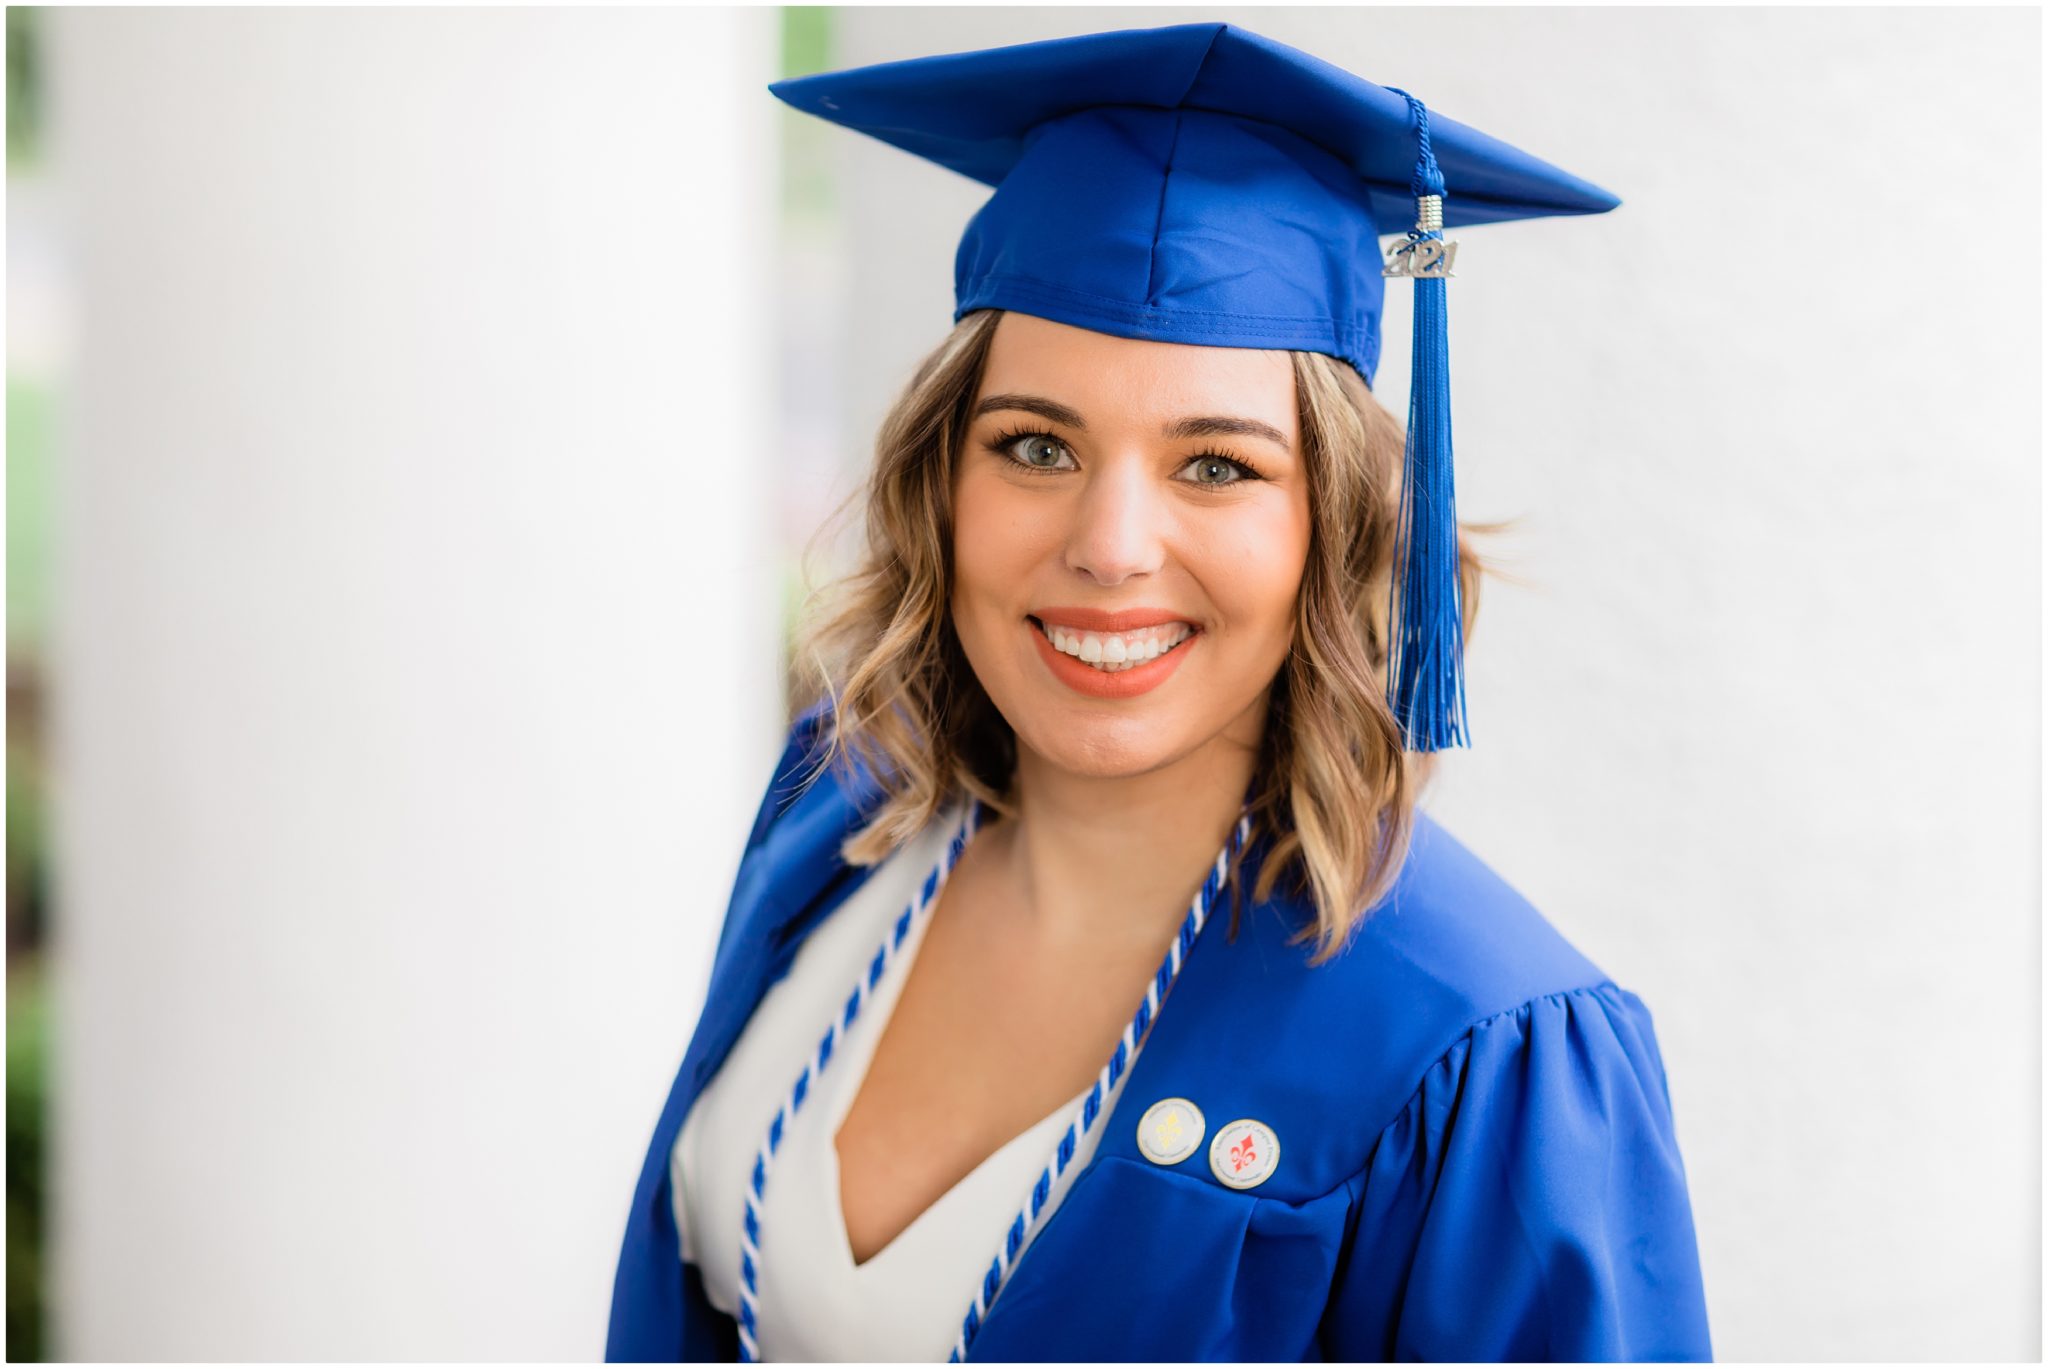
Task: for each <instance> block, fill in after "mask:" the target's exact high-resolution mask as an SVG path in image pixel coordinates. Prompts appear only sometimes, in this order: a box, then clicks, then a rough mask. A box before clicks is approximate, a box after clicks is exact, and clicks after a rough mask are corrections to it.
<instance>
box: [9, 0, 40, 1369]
mask: <svg viewBox="0 0 2048 1369" xmlns="http://www.w3.org/2000/svg"><path fill="white" fill-rule="evenodd" d="M41 37H42V11H41V10H40V9H36V8H33V7H26V6H9V7H8V10H7V176H8V179H9V181H10V182H13V181H16V180H18V179H22V178H26V177H29V176H32V175H34V174H36V173H38V172H39V171H40V170H41V169H42V161H43V137H42V135H43V109H44V83H43V61H42V56H43V46H42V42H41ZM50 408H51V389H50V378H49V377H44V376H24V375H17V374H16V373H15V371H14V368H13V366H12V365H11V364H10V366H9V369H8V374H7V1359H8V1360H9V1361H10V1362H17V1363H30V1362H37V1361H42V1360H45V1359H48V1358H49V1357H50V1350H51V1344H50V1340H51V1338H50V1330H49V1307H48V1300H47V1289H48V1279H47V1271H46V1259H47V1252H48V1249H49V1239H48V1224H47V1215H48V1212H49V1204H48V1198H49V1194H48V1188H47V1183H48V1175H49V1168H48V1163H47V1162H48V1155H49V1147H48V1132H47V1118H48V1108H49V1094H50V1088H49V1058H50V1057H49V1039H48V1037H49V1031H48V1024H49V1001H48V999H49V995H48V989H47V984H46V975H45V959H44V955H43V947H44V942H45V939H46V938H45V931H46V919H47V909H48V903H47V897H46V894H47V888H48V881H47V878H46V871H47V869H48V839H47V828H48V824H47V822H46V821H45V808H46V794H45V790H46V785H45V779H44V777H45V774H46V773H47V772H46V770H45V767H44V765H43V763H42V759H43V749H44V743H43V736H42V726H41V719H42V718H43V716H44V709H43V708H42V706H41V705H42V699H43V690H44V684H43V680H44V676H43V670H42V660H43V652H42V646H43V641H44V638H45V636H46V632H47V628H48V615H47V613H46V611H45V610H46V605H47V603H48V583H49V580H48V567H49V561H50V557H49V517H48V512H49V499H48V473H49V452H50V443H49V430H50Z"/></svg>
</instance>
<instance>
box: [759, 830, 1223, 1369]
mask: <svg viewBox="0 0 2048 1369" xmlns="http://www.w3.org/2000/svg"><path fill="white" fill-rule="evenodd" d="M983 811H984V810H983V806H982V803H981V801H980V800H979V799H974V798H970V799H969V800H968V805H967V812H966V814H965V816H964V817H963V818H962V819H961V822H960V827H959V830H958V831H957V832H955V833H954V835H953V839H952V840H951V841H950V842H948V843H947V845H946V849H945V851H944V852H942V853H941V855H940V857H939V863H938V864H937V865H936V866H934V867H933V869H932V870H931V872H930V873H929V874H927V875H926V876H925V880H924V884H923V885H922V886H921V887H920V888H919V889H918V891H917V895H916V897H915V898H913V899H912V900H911V903H910V906H909V907H908V908H907V909H905V910H904V912H903V913H902V915H901V916H899V917H898V918H897V919H896V923H895V925H894V926H893V927H891V928H890V930H889V933H888V935H887V936H885V937H884V938H883V939H882V945H881V947H880V949H878V950H877V951H876V952H875V954H874V958H873V959H872V960H870V961H869V962H868V970H867V975H866V977H865V980H864V981H863V980H856V981H855V982H854V986H853V993H852V995H851V996H850V997H848V998H847V1000H846V1007H845V1009H844V1011H843V1012H842V1013H841V1014H840V1015H839V1019H838V1020H837V1021H834V1022H832V1023H830V1024H828V1025H827V1026H826V1028H825V1035H824V1036H823V1037H822V1038H821V1039H820V1040H819V1042H818V1054H817V1059H816V1061H815V1062H807V1063H806V1064H805V1065H804V1068H803V1072H802V1073H801V1074H799V1075H798V1076H797V1079H796V1083H795V1085H794V1086H793V1087H792V1088H791V1089H790V1092H789V1097H788V1099H787V1101H785V1102H784V1103H783V1104H782V1106H780V1107H779V1108H777V1109H776V1112H775V1117H774V1120H773V1121H771V1122H770V1123H769V1124H768V1137H767V1139H766V1140H765V1141H763V1142H762V1143H761V1149H760V1151H759V1153H758V1154H756V1155H755V1157H754V1171H753V1175H752V1177H751V1178H750V1179H749V1180H748V1183H747V1210H746V1221H745V1230H744V1231H743V1233H742V1234H741V1237H740V1314H739V1338H740V1359H741V1361H742V1362H744V1363H755V1362H758V1361H759V1359H760V1351H759V1347H758V1345H757V1343H756V1339H755V1338H756V1336H757V1334H758V1333H759V1329H760V1310H761V1309H760V1289H759V1286H758V1273H757V1270H758V1265H759V1261H760V1256H761V1251H760V1246H759V1241H760V1237H761V1201H762V1196H763V1194H764V1193H765V1192H766V1190H767V1186H768V1172H769V1170H770V1169H772V1168H773V1167H774V1162H775V1152H776V1150H777V1149H778V1148H779V1147H780V1146H781V1144H782V1133H783V1129H784V1127H785V1126H786V1125H787V1124H788V1121H789V1119H790V1118H791V1117H793V1116H794V1115H795V1114H796V1111H797V1109H798V1108H800V1107H802V1106H803V1103H804V1099H805V1098H806V1097H808V1096H809V1094H810V1090H811V1083H812V1080H813V1079H814V1078H815V1077H816V1076H818V1075H821V1074H823V1073H824V1070H825V1067H826V1065H828V1064H830V1063H831V1060H832V1051H833V1047H834V1046H835V1045H837V1044H838V1040H839V1034H840V1032H841V1031H844V1030H850V1029H851V1028H852V1026H853V1024H854V1021H855V1019H857V1018H858V1017H859V1016H860V1010H861V1008H862V1007H863V1006H864V1005H865V1004H866V1002H867V996H868V994H870V993H871V992H873V990H874V988H875V986H876V985H878V984H879V983H881V981H882V976H883V975H885V974H886V973H888V970H889V967H890V966H891V965H892V964H894V963H895V961H896V955H897V952H898V951H899V950H900V949H901V948H902V946H903V942H904V940H905V939H906V938H907V937H908V936H909V935H910V931H911V929H912V927H913V926H915V925H916V924H917V922H918V921H920V920H921V919H922V918H923V917H925V916H926V915H927V914H928V913H930V911H931V910H932V908H933V906H934V905H935V904H936V903H937V902H938V898H939V891H940V890H941V889H943V888H945V886H946V876H947V875H949V874H950V873H952V869H953V865H954V862H956V861H957V860H959V858H960V852H961V851H962V850H963V849H964V848H965V847H966V845H967V842H968V840H969V839H970V838H971V837H972V836H973V835H974V833H975V830H976V829H977V828H978V827H979V826H980V825H981V820H982V814H983ZM1250 831H1251V816H1250V814H1249V813H1241V814H1240V815H1239V817H1238V820H1237V825H1236V826H1235V827H1234V828H1232V829H1231V833H1230V837H1229V839H1228V840H1227V841H1226V842H1225V843H1224V846H1223V849H1222V850H1221V851H1220V852H1218V853H1217V856H1216V863H1215V864H1214V865H1213V866H1212V867H1211V868H1210V871H1209V875H1208V878H1206V879H1205V880H1203V881H1202V887H1201V889H1200V891H1199V892H1197V893H1196V895H1195V897H1194V900H1193V902H1192V904H1191V905H1190V906H1189V908H1188V915H1187V917H1186V918H1185V919H1184V920H1183V921H1182V922H1181V927H1180V933H1179V935H1177V936H1176V937H1175V938H1174V940H1173V944H1172V945H1171V946H1169V947H1168V948H1167V952H1166V958H1165V959H1164V960H1163V961H1161V962H1160V966H1159V970H1158V972H1157V973H1155V974H1154V975H1153V976H1152V982H1151V983H1150V984H1149V985H1148V986H1147V987H1146V990H1145V1001H1144V1002H1142V1003H1140V1004H1139V1005H1138V1011H1137V1013H1136V1014H1135V1015H1134V1016H1133V1017H1132V1018H1131V1021H1130V1024H1129V1025H1128V1026H1126V1027H1125V1028H1124V1034H1123V1039H1122V1040H1121V1041H1119V1042H1117V1047H1116V1050H1115V1052H1114V1053H1112V1054H1111V1056H1110V1058H1109V1063H1108V1064H1106V1065H1104V1066H1103V1068H1102V1072H1101V1074H1100V1075H1098V1076H1097V1078H1096V1081H1095V1085H1094V1087H1093V1088H1091V1089H1090V1090H1089V1091H1088V1096H1087V1098H1085V1099H1084V1100H1082V1103H1081V1107H1080V1109H1079V1111H1078V1113H1077V1114H1076V1116H1075V1118H1074V1120H1072V1121H1070V1122H1069V1123H1068V1124H1067V1129H1066V1132H1065V1134H1064V1135H1062V1136H1061V1137H1060V1140H1059V1144H1058V1145H1057V1146H1056V1147H1055V1149H1054V1154H1053V1159H1052V1160H1051V1161H1049V1162H1048V1163H1047V1164H1046V1167H1045V1169H1044V1170H1043V1171H1042V1172H1041V1173H1040V1174H1039V1176H1038V1182H1037V1183H1035V1184H1034V1185H1032V1188H1031V1193H1030V1196H1029V1197H1028V1198H1027V1199H1026V1200H1025V1202H1024V1203H1023V1205H1022V1206H1021V1207H1020V1208H1019V1209H1018V1211H1017V1214H1016V1216H1015V1217H1014V1218H1012V1219H1011V1222H1010V1226H1009V1230H1008V1232H1007V1233H1006V1234H1005V1236H1004V1238H1003V1240H1002V1242H1001V1243H1000V1244H999V1245H998V1247H997V1249H996V1255H995V1259H994V1260H993V1261H992V1262H991V1263H990V1264H989V1267H988V1271H987V1272H986V1273H985V1274H984V1275H983V1276H982V1281H981V1288H980V1291H979V1292H978V1294H977V1295H976V1297H975V1299H974V1304H973V1306H971V1307H969V1308H968V1309H967V1315H966V1317H965V1318H964V1319H963V1320H962V1322H961V1328H960V1335H959V1336H958V1337H957V1338H956V1339H955V1340H954V1343H953V1353H952V1356H951V1361H953V1362H957V1361H960V1360H963V1359H965V1358H966V1355H967V1346H968V1344H969V1343H970V1342H972V1341H973V1339H974V1336H975V1333H976V1332H977V1331H978V1330H980V1328H981V1322H982V1319H983V1318H984V1317H986V1316H987V1315H988V1310H989V1307H990V1306H991V1305H992V1304H993V1303H994V1302H995V1299H996V1295H997V1294H998V1293H999V1292H1001V1291H1002V1287H1003V1284H1004V1282H1005V1281H1006V1280H1007V1279H1008V1278H1009V1274H1010V1269H1011V1266H1012V1264H1013V1262H1014V1261H1015V1259H1016V1257H1017V1253H1018V1252H1019V1251H1020V1250H1021V1249H1022V1248H1023V1246H1024V1243H1025V1241H1026V1240H1027V1239H1028V1237H1029V1235H1030V1233H1031V1232H1032V1231H1033V1230H1035V1229H1036V1227H1037V1226H1038V1223H1039V1219H1040V1217H1041V1216H1043V1215H1044V1210H1045V1206H1046V1202H1047V1200H1048V1198H1049V1197H1050V1195H1051V1192H1052V1186H1053V1184H1054V1183H1055V1182H1056V1181H1057V1180H1058V1179H1059V1177H1060V1176H1061V1175H1062V1174H1064V1173H1065V1172H1066V1170H1067V1166H1068V1165H1069V1164H1070V1163H1071V1162H1072V1161H1073V1158H1074V1155H1075V1153H1076V1149H1077V1147H1078V1144H1079V1141H1080V1138H1081V1137H1084V1136H1086V1135H1087V1134H1088V1130H1089V1128H1091V1127H1093V1126H1094V1125H1095V1123H1096V1121H1097V1120H1098V1118H1099V1117H1100V1115H1101V1111H1102V1100H1103V1098H1104V1097H1105V1096H1106V1094H1107V1093H1108V1091H1109V1090H1110V1089H1111V1088H1113V1087H1114V1086H1115V1084H1116V1082H1117V1080H1118V1079H1120V1078H1122V1077H1123V1074H1124V1072H1125V1071H1126V1070H1128V1069H1129V1068H1130V1067H1131V1066H1132V1065H1133V1064H1135V1063H1136V1061H1137V1058H1138V1051H1139V1050H1140V1048H1141V1047H1142V1046H1143V1044H1144V1039H1145V1034H1146V1029H1147V1028H1148V1027H1150V1026H1151V1024H1152V1020H1153V1018H1154V1017H1155V1016H1156V1015H1157V1014H1158V1012H1159V1005H1160V1003H1161V1002H1162V1001H1163V1000H1164V999H1165V997H1166V994H1167V992H1168V991H1169V990H1170V989H1171V988H1172V987H1173V982H1174V980H1175V979H1177V978H1179V976H1180V968H1181V964H1182V962H1183V961H1184V960H1185V959H1186V956H1187V953H1188V951H1189V950H1190V949H1192V948H1193V946H1194V941H1195V937H1196V936H1197V935H1198V934H1199V933H1200V932H1201V930H1202V928H1203V926H1204V925H1205V924H1206V923H1207V922H1208V918H1209V905H1210V904H1211V903H1212V902H1213V901H1214V899H1215V897H1216V894H1217V893H1218V891H1219V890H1221V889H1222V887H1223V882H1224V880H1225V878H1226V877H1227V876H1228V873H1229V869H1230V865H1231V862H1232V861H1233V860H1235V859H1236V856H1237V853H1238V852H1239V851H1240V850H1241V849H1242V848H1243V845H1244V843H1245V841H1246V840H1247V838H1248V837H1249V834H1250Z"/></svg>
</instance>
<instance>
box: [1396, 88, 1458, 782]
mask: <svg viewBox="0 0 2048 1369" xmlns="http://www.w3.org/2000/svg"><path fill="white" fill-rule="evenodd" d="M1388 89H1390V90H1394V93H1395V94H1397V95H1399V96H1401V97H1402V98H1403V99H1405V100H1407V101H1408V110H1409V113H1410V115H1411V117H1412V118H1413V120H1414V123H1415V129H1416V138H1417V142H1418V144H1419V148H1418V152H1417V156H1416V163H1415V176H1414V179H1413V180H1412V182H1411V183H1410V185H1409V189H1410V191H1411V193H1413V194H1414V196H1415V210H1416V216H1415V227H1414V228H1412V229H1410V230H1409V231H1408V236H1407V237H1406V239H1404V240H1403V241H1401V242H1399V243H1396V244H1395V245H1394V247H1393V248H1392V249H1391V250H1390V251H1389V252H1388V254H1387V261H1386V265H1385V267H1384V269H1383V270H1382V271H1381V273H1380V274H1381V275H1383V276H1406V277H1409V278H1410V279H1412V280H1413V281H1414V282H1415V324H1414V354H1413V363H1412V367H1411V376H1410V383H1409V392H1408V441H1407V449H1406V451H1405V453H1404V454H1403V461H1402V466H1403V470H1402V477H1401V513H1400V522H1399V531H1398V533H1397V534H1396V538H1395V544H1394V557H1395V565H1394V576H1393V583H1392V585H1391V587H1390V588H1389V592H1388V602H1387V621H1388V624H1389V638H1390V640H1389V648H1388V653H1387V703H1388V706H1389V707H1390V708H1392V710H1393V713H1394V718H1395V720H1396V721H1397V722H1399V723H1400V725H1401V729H1402V734H1403V737H1404V745H1405V746H1406V747H1407V749H1408V750H1410V751H1441V750H1444V749H1445V748H1447V747H1451V746H1470V745H1471V734H1470V726H1469V722H1468V718H1467V710H1466V705H1465V673H1464V645H1465V636H1464V611H1463V604H1462V595H1461V590H1460V586H1459V582H1458V514H1457V501H1456V494H1455V489H1454V484H1453V481H1452V478H1451V365H1450V338H1449V334H1448V331H1447V328H1446V322H1445V309H1444V281H1445V279H1446V278H1447V277H1448V276H1449V275H1450V274H1451V264H1452V263H1453V262H1454V261H1455V260H1456V259H1457V254H1458V245H1457V244H1456V243H1454V242H1445V241H1444V235H1443V225H1444V217H1443V209H1444V178H1443V173H1442V172H1441V171H1440V170H1438V168H1437V164H1436V155H1435V153H1434V152H1432V151H1431V149H1430V144H1429V111H1428V110H1427V109H1426V108H1424V107H1423V103H1422V101H1420V100H1418V99H1416V98H1415V97H1414V96H1413V95H1410V94H1408V92H1407V91H1405V90H1397V89H1395V88H1394V87H1391V86H1390V87H1388Z"/></svg>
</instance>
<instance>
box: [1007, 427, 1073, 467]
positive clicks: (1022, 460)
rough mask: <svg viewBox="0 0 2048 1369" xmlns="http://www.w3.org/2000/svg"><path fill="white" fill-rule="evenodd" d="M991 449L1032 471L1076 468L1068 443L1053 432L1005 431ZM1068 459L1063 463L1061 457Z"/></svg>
mask: <svg viewBox="0 0 2048 1369" xmlns="http://www.w3.org/2000/svg"><path fill="white" fill-rule="evenodd" d="M989 447H990V449H991V450H993V451H995V452H998V453H1000V454H1001V455H1003V456H1005V457H1007V458H1008V459H1009V460H1011V461H1014V462H1016V463H1017V464H1018V465H1019V466H1022V467H1024V468H1025V469H1026V470H1031V471H1070V470H1074V469H1076V467H1075V465H1074V454H1073V452H1071V451H1069V450H1068V448H1067V444H1066V443H1064V442H1062V441H1060V440H1059V439H1058V438H1057V437H1054V436H1053V435H1052V434H1051V433H1005V434H1004V435H1003V436H1001V437H999V438H997V439H996V440H995V441H993V442H991V443H990V444H989ZM1062 456H1064V457H1065V458H1066V461H1065V463H1064V464H1061V462H1060V458H1061V457H1062Z"/></svg>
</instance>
